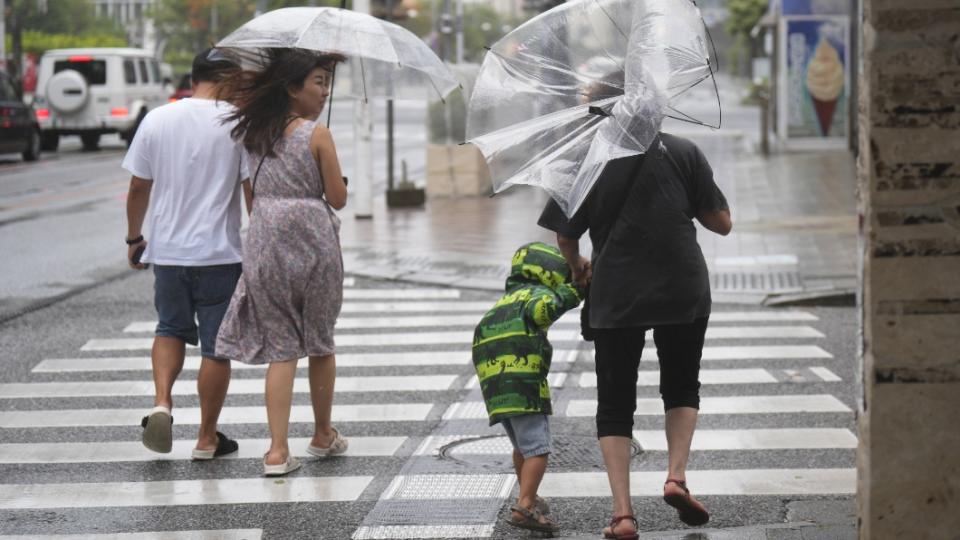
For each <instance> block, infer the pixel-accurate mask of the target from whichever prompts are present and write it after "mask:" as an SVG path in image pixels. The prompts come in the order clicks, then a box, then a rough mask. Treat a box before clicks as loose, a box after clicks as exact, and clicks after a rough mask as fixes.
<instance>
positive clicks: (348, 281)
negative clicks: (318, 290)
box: [343, 277, 357, 287]
mask: <svg viewBox="0 0 960 540" xmlns="http://www.w3.org/2000/svg"><path fill="white" fill-rule="evenodd" d="M356 284H357V278H352V277H345V278H343V286H344V287H354V286H356Z"/></svg>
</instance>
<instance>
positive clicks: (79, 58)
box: [67, 55, 93, 62]
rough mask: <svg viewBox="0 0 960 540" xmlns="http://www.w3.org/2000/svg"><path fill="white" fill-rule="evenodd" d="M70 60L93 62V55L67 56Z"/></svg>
mask: <svg viewBox="0 0 960 540" xmlns="http://www.w3.org/2000/svg"><path fill="white" fill-rule="evenodd" d="M67 61H68V62H93V57H92V56H88V55H78V56H71V57H69V58H67Z"/></svg>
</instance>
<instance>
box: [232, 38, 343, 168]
mask: <svg viewBox="0 0 960 540" xmlns="http://www.w3.org/2000/svg"><path fill="white" fill-rule="evenodd" d="M264 54H265V56H266V58H265V60H267V62H266V67H265V68H263V69H262V70H260V71H256V72H254V71H241V72H238V73H236V74H234V75H233V76H231V77H229V78H227V79H226V80H224V81H223V83H221V85H220V89H219V92H218V98H219V99H223V100H226V101H228V102H230V103H232V104H233V105H234V106H236V107H237V110H236V111H235V112H234V113H232V114H231V115H229V116H228V117H227V119H226V121H236V122H237V125H236V126H235V127H234V128H233V130H231V132H230V135H231V136H232V137H233V139H234V140H236V141H240V142H241V143H243V146H244V147H245V148H246V149H247V151H249V152H251V153H253V154H256V155H259V156H272V155H274V154H273V145H274V144H275V143H276V141H277V140H279V139H280V137H281V135H282V134H283V130H284V128H285V127H286V126H287V124H288V122H289V119H290V117H289V115H290V105H291V104H290V94H289V93H288V91H289V90H290V89H297V88H301V87H303V84H304V81H306V78H307V75H309V74H310V72H311V71H313V70H314V68H318V67H320V68H323V69H325V70H327V71H333V69H334V67H335V66H336V64H337V63H338V62H342V61H344V60H346V58H345V57H344V56H343V55H340V54H321V53H315V52H309V51H304V50H301V49H269V50H268V51H267V52H266V53H264Z"/></svg>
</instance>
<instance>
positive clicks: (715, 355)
mask: <svg viewBox="0 0 960 540" xmlns="http://www.w3.org/2000/svg"><path fill="white" fill-rule="evenodd" d="M590 354H591V357H592V356H593V355H594V354H595V350H594V349H590ZM701 358H702V359H703V360H795V359H820V358H833V355H832V354H830V353H828V352H827V351H825V350H823V349H821V348H820V347H818V346H816V345H738V346H731V347H704V348H703V356H702V357H701ZM642 361H644V362H656V361H657V349H655V348H653V347H644V349H643V357H642Z"/></svg>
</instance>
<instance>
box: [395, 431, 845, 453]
mask: <svg viewBox="0 0 960 540" xmlns="http://www.w3.org/2000/svg"><path fill="white" fill-rule="evenodd" d="M471 438H473V439H475V440H473V441H471V440H469V439H471ZM633 438H634V439H636V441H637V442H638V443H639V444H640V446H641V448H643V450H644V451H645V452H653V451H662V452H666V451H667V439H666V436H665V435H664V432H663V430H662V429H660V430H638V431H634V432H633ZM458 441H460V442H459V444H457V445H456V446H454V447H452V448H449V449H448V450H447V453H448V455H452V456H458V455H504V456H506V455H509V454H511V453H512V452H513V446H512V445H511V443H510V439H508V438H507V437H506V435H504V436H500V437H492V438H491V437H479V436H477V435H431V436H429V437H427V438H425V439H424V440H423V442H422V443H421V444H420V446H419V447H418V448H417V449H416V450H415V451H414V455H416V456H436V455H437V454H438V453H439V451H440V449H441V448H442V447H444V446H447V445H448V444H450V443H453V442H458ZM856 447H857V437H856V436H855V435H854V434H853V433H851V432H850V430H848V429H841V428H784V429H730V430H727V429H698V430H697V432H696V433H694V435H693V445H692V446H691V450H695V451H710V450H776V449H792V448H804V449H822V448H856Z"/></svg>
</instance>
